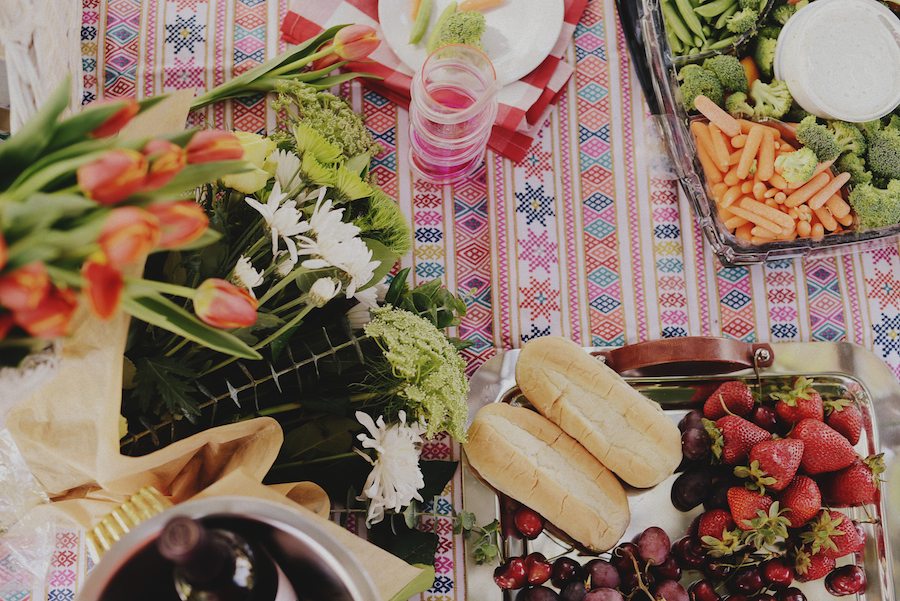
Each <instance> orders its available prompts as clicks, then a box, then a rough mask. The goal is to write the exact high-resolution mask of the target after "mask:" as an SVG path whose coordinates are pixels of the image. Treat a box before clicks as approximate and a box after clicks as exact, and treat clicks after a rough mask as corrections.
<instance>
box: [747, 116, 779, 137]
mask: <svg viewBox="0 0 900 601" xmlns="http://www.w3.org/2000/svg"><path fill="white" fill-rule="evenodd" d="M737 122H738V125H740V126H741V133H744V134H749V133H750V130H751V129H753V128H754V127H765V128H766V129H769V130H772V136H773V137H774V138H775V139H776V140H780V139H781V132H780V131H778V130H777V129H775V128H774V127H769V126H768V125H763V124H762V123H756V122H754V121H748V120H747V119H738V120H737Z"/></svg>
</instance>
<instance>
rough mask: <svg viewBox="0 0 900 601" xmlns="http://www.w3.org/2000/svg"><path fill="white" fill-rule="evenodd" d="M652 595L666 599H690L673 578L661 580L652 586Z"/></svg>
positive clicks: (672, 600)
mask: <svg viewBox="0 0 900 601" xmlns="http://www.w3.org/2000/svg"><path fill="white" fill-rule="evenodd" d="M653 596H654V597H656V598H657V599H665V600H666V601H690V600H689V598H688V594H687V591H686V590H684V587H683V586H681V585H680V584H678V582H677V581H675V580H663V581H662V582H659V583H657V584H656V586H654V587H653Z"/></svg>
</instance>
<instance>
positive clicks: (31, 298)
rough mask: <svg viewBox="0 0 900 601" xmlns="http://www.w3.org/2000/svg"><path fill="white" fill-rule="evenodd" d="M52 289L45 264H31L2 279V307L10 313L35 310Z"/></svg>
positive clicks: (0, 286)
mask: <svg viewBox="0 0 900 601" xmlns="http://www.w3.org/2000/svg"><path fill="white" fill-rule="evenodd" d="M49 288H50V277H49V276H48V275H47V268H46V267H44V264H43V263H29V264H28V265H25V266H24V267H19V268H18V269H16V270H14V271H11V272H9V273H7V274H6V275H4V276H2V277H0V305H2V306H4V307H6V308H7V309H9V310H10V311H22V310H25V309H34V308H35V307H37V306H38V304H40V302H41V300H42V299H43V298H44V296H46V295H47V290H48V289H49Z"/></svg>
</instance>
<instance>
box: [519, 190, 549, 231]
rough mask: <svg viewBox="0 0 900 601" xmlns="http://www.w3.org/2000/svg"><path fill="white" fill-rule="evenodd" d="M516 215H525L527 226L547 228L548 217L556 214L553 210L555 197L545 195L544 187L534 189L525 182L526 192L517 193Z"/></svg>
mask: <svg viewBox="0 0 900 601" xmlns="http://www.w3.org/2000/svg"><path fill="white" fill-rule="evenodd" d="M516 200H517V201H518V204H517V205H516V213H521V214H523V215H525V224H526V225H531V224H532V223H535V222H537V223H540V224H541V225H542V226H544V227H547V217H553V216H554V215H556V212H555V211H554V210H553V200H554V199H553V197H552V196H547V195H545V194H544V185H543V184H541V185H539V186H538V187H537V188H532V187H531V184H529V183H528V182H525V191H524V192H516Z"/></svg>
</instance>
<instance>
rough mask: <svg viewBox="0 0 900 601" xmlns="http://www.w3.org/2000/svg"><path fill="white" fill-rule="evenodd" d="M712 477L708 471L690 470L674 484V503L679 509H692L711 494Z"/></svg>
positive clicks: (672, 496)
mask: <svg viewBox="0 0 900 601" xmlns="http://www.w3.org/2000/svg"><path fill="white" fill-rule="evenodd" d="M710 483H711V480H710V477H709V474H708V473H707V472H706V471H699V470H688V471H686V472H684V473H683V474H681V475H680V476H678V478H677V479H676V480H675V482H674V483H673V484H672V493H671V498H672V505H674V506H675V509H677V510H678V511H690V510H691V509H693V508H694V507H696V506H697V505H699V504H700V503H702V502H703V501H704V500H705V499H706V495H708V494H709V488H710Z"/></svg>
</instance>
